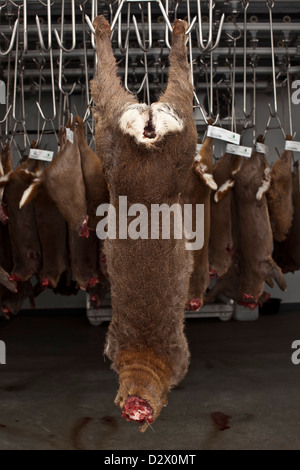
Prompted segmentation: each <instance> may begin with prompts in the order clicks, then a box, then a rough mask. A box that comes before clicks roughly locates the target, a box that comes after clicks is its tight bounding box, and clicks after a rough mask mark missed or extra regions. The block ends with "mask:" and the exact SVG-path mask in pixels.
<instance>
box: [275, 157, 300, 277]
mask: <svg viewBox="0 0 300 470" xmlns="http://www.w3.org/2000/svg"><path fill="white" fill-rule="evenodd" d="M293 167H294V168H293V172H292V188H293V192H292V197H293V209H294V210H293V214H294V215H293V220H292V226H291V228H290V230H289V231H288V234H287V237H286V239H285V240H284V241H283V242H276V241H275V243H274V252H273V257H274V259H275V261H276V262H277V263H278V265H279V266H280V267H281V268H282V270H283V272H292V273H294V272H295V271H298V270H299V269H300V184H299V162H295V163H294V165H293Z"/></svg>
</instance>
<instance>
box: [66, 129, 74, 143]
mask: <svg viewBox="0 0 300 470" xmlns="http://www.w3.org/2000/svg"><path fill="white" fill-rule="evenodd" d="M66 135H67V140H68V141H69V142H71V143H72V144H73V143H74V132H73V131H71V129H69V128H68V127H67V129H66Z"/></svg>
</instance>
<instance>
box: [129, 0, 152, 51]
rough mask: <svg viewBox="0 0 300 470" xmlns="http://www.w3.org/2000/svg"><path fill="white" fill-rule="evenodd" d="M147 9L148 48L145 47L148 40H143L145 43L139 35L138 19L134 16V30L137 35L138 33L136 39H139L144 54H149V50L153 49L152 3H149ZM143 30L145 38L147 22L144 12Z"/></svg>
mask: <svg viewBox="0 0 300 470" xmlns="http://www.w3.org/2000/svg"><path fill="white" fill-rule="evenodd" d="M139 6H140V8H141V9H142V7H141V5H139ZM147 9H148V48H146V47H145V42H146V39H145V38H143V42H142V40H141V36H140V33H139V29H138V24H137V21H136V17H135V15H133V16H132V20H133V24H134V29H135V33H136V38H137V41H138V43H139V46H140V48H141V49H142V51H143V52H149V50H150V49H151V47H152V21H151V3H150V2H147ZM142 29H143V36H145V22H144V12H143V10H142Z"/></svg>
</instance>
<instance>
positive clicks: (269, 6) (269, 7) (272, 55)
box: [266, 0, 277, 115]
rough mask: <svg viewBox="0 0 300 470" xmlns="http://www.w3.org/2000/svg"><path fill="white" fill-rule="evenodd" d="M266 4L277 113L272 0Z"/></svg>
mask: <svg viewBox="0 0 300 470" xmlns="http://www.w3.org/2000/svg"><path fill="white" fill-rule="evenodd" d="M266 5H267V7H268V10H269V20H270V38H271V57H272V75H273V95H274V96H273V97H274V113H273V114H277V90H276V71H275V53H274V37H273V16H272V8H273V7H274V1H273V0H266ZM269 109H270V113H271V115H272V111H271V107H270V105H269Z"/></svg>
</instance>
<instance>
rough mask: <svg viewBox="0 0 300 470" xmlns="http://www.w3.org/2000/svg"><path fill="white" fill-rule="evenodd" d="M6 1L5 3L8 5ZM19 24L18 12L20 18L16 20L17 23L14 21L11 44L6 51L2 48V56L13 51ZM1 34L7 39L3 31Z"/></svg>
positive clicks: (0, 52) (0, 53) (0, 54)
mask: <svg viewBox="0 0 300 470" xmlns="http://www.w3.org/2000/svg"><path fill="white" fill-rule="evenodd" d="M6 3H7V2H6ZM6 3H5V5H6ZM5 5H2V6H1V7H0V11H1V9H2V8H3V7H4V6H5ZM18 25H19V14H18V18H17V19H16V21H15V23H14V27H13V30H12V35H11V39H10V43H9V46H8V48H7V50H6V51H4V52H2V51H1V50H0V56H5V55H8V54H9V53H10V52H11V50H12V48H13V47H14V43H15V39H16V34H17V29H18ZM1 35H2V36H3V37H4V38H5V39H7V38H6V36H5V35H4V34H3V33H1Z"/></svg>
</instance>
